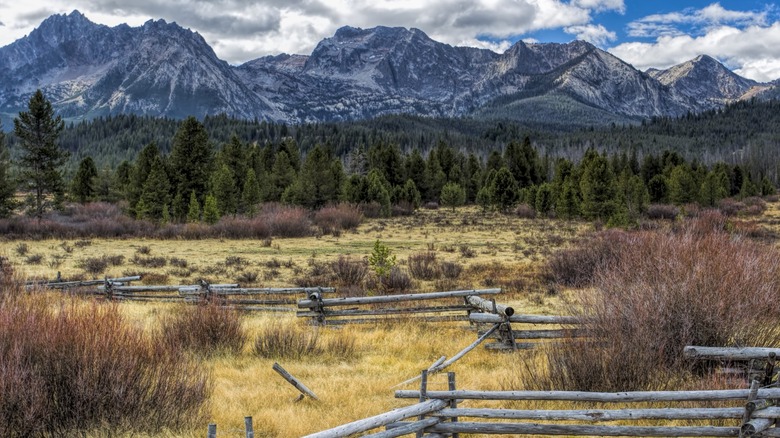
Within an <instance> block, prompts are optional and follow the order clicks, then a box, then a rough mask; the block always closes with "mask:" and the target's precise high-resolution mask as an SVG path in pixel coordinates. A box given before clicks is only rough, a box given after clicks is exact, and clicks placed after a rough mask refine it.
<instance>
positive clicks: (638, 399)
mask: <svg viewBox="0 0 780 438" xmlns="http://www.w3.org/2000/svg"><path fill="white" fill-rule="evenodd" d="M421 382H422V383H421V386H420V390H413V391H410V390H401V391H396V393H395V396H396V398H402V399H416V400H418V403H416V404H414V405H411V406H407V407H404V408H400V409H396V410H393V411H391V412H387V413H384V414H380V415H376V416H374V417H370V418H366V419H363V420H358V421H355V422H352V423H349V424H345V425H342V426H338V427H335V428H332V429H329V430H326V431H322V432H319V433H315V434H312V435H308V438H341V437H347V436H349V435H352V434H363V433H366V432H369V431H375V432H374V433H371V434H368V435H365V436H369V437H373V438H380V437H381V438H389V437H398V436H404V435H409V434H416V435H417V436H426V437H448V436H452V437H457V436H458V434H461V433H471V434H495V435H516V434H524V435H541V436H554V435H570V436H648V437H732V436H733V437H737V436H738V437H748V436H756V437H758V436H761V437H780V429H778V428H777V427H775V422H776V421H777V420H778V419H780V407H776V406H775V405H776V401H777V400H778V399H780V389H778V388H774V387H772V388H760V384H759V383H758V381H754V382H753V384H752V385H751V388H750V389H737V390H704V391H639V392H618V393H607V392H579V391H469V390H457V389H455V377H454V374H453V373H449V375H448V386H449V389H448V390H447V391H429V390H428V389H427V377H426V373H425V372H423V375H422V376H421ZM477 400H478V401H480V403H481V404H483V405H484V404H485V402H486V401H487V402H499V403H500V402H511V403H512V404H513V405H514V406H516V405H517V402H523V401H527V402H534V407H536V406H537V405H538V403H540V402H569V403H577V404H583V403H593V404H597V405H598V406H602V405H603V404H618V403H619V404H620V407H619V408H617V407H616V408H615V409H603V408H590V409H507V408H484V407H466V406H465V405H466V404H467V403H470V402H471V401H477ZM627 404H644V406H639V407H627V406H626V405H627ZM658 404H662V405H663V407H654V406H657V405H658ZM715 404H717V405H718V406H719V407H712V406H713V405H715ZM648 405H650V406H648ZM578 407H579V406H578ZM410 419H411V421H404V420H410ZM464 420H465V421H464ZM560 422H565V423H563V424H562V423H560ZM616 422H619V423H618V424H615V423H616ZM636 422H641V424H636ZM632 423H633V424H632ZM691 423H694V424H691ZM729 423H730V425H728V424H729ZM713 424H715V425H713ZM724 424H727V425H724ZM380 428H385V430H384V431H376V429H380Z"/></svg>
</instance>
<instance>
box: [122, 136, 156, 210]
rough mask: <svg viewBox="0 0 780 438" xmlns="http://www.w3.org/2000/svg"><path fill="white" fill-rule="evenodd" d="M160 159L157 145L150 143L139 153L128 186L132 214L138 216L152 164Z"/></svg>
mask: <svg viewBox="0 0 780 438" xmlns="http://www.w3.org/2000/svg"><path fill="white" fill-rule="evenodd" d="M159 159H160V150H159V149H158V148H157V144H156V143H149V144H147V145H146V146H144V148H143V149H141V152H139V153H138V157H137V158H136V160H135V166H133V167H132V169H131V171H130V173H129V175H128V184H127V203H128V204H129V207H130V212H131V213H134V214H135V215H136V216H137V215H138V212H137V211H136V204H138V201H139V200H140V199H141V193H143V190H144V183H145V182H146V179H147V178H149V173H150V172H151V171H152V164H153V163H154V162H155V161H157V160H159Z"/></svg>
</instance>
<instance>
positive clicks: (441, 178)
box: [423, 153, 447, 202]
mask: <svg viewBox="0 0 780 438" xmlns="http://www.w3.org/2000/svg"><path fill="white" fill-rule="evenodd" d="M446 183H447V175H446V174H445V173H444V171H443V170H442V168H441V164H439V157H438V155H437V154H434V153H430V154H428V161H427V162H426V163H425V187H426V188H427V193H425V194H423V198H425V200H426V201H434V202H438V201H439V195H441V189H442V188H443V187H444V184H446Z"/></svg>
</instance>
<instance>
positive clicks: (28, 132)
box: [14, 90, 69, 220]
mask: <svg viewBox="0 0 780 438" xmlns="http://www.w3.org/2000/svg"><path fill="white" fill-rule="evenodd" d="M64 128H65V122H63V121H62V117H60V116H57V117H54V110H53V109H52V106H51V102H49V101H48V100H46V98H45V97H43V93H42V92H41V90H38V91H36V92H35V94H33V96H32V97H31V98H30V101H29V103H28V111H26V112H24V111H23V112H20V113H19V117H17V118H15V119H14V134H15V135H16V138H17V139H18V140H19V143H20V145H21V149H22V156H21V158H20V161H19V165H20V167H21V174H20V177H21V181H22V182H23V183H24V188H25V189H26V190H30V191H31V193H30V195H28V197H27V199H26V200H25V205H26V206H27V208H28V211H29V212H30V213H31V214H32V215H34V216H35V217H37V218H38V219H39V220H40V219H41V218H42V217H43V213H44V212H46V210H48V209H49V208H50V207H52V206H54V207H57V206H59V205H60V203H61V202H62V197H63V194H64V185H63V181H62V171H61V168H62V166H63V165H64V164H65V161H67V159H68V155H69V154H68V153H67V152H65V151H63V150H62V149H60V148H59V146H58V145H57V139H58V137H59V135H60V133H61V132H62V130H63V129H64Z"/></svg>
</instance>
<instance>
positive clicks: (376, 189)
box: [366, 169, 390, 216]
mask: <svg viewBox="0 0 780 438" xmlns="http://www.w3.org/2000/svg"><path fill="white" fill-rule="evenodd" d="M388 185H389V184H388V183H387V181H385V180H384V178H383V177H382V174H381V173H379V171H378V170H376V169H374V170H372V171H370V172H368V177H367V191H366V201H367V202H376V203H378V204H379V206H380V214H381V215H382V216H390V191H389V190H388Z"/></svg>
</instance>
